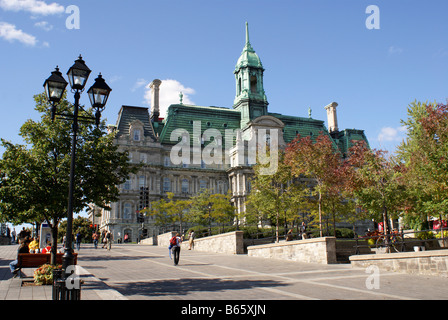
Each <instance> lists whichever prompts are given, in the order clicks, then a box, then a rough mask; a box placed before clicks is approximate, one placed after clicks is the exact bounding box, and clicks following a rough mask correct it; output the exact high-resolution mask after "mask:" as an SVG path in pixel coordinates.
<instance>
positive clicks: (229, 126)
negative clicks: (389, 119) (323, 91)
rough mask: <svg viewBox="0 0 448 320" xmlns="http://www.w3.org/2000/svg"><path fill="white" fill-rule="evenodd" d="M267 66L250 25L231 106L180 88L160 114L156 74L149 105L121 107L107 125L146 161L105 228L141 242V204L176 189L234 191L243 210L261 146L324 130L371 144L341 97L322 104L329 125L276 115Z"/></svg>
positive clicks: (178, 194)
mask: <svg viewBox="0 0 448 320" xmlns="http://www.w3.org/2000/svg"><path fill="white" fill-rule="evenodd" d="M264 71H265V69H264V67H263V65H262V63H261V60H260V58H259V57H258V55H257V54H256V53H255V50H254V49H253V47H252V46H251V44H250V42H249V32H248V26H247V24H246V43H245V45H244V48H243V51H242V53H241V55H240V57H239V58H238V60H237V63H236V66H235V69H234V70H233V73H234V76H235V91H236V94H235V99H234V104H233V106H231V107H230V108H226V107H216V106H208V107H207V106H196V105H187V104H184V103H183V102H182V93H180V101H179V103H178V104H172V105H170V106H169V108H168V111H167V114H166V116H165V118H163V119H161V118H160V115H159V91H160V90H163V83H162V82H161V81H160V80H158V79H155V80H153V81H152V82H151V84H150V89H151V109H150V110H148V108H144V107H135V106H126V105H123V106H122V107H121V109H120V111H119V113H118V119H117V122H116V125H111V126H109V130H110V131H115V132H116V140H115V142H116V144H117V145H118V146H119V150H120V151H125V150H126V151H128V152H129V161H130V162H131V163H142V164H143V165H142V167H141V169H140V170H139V172H138V173H137V174H134V175H131V176H130V177H129V178H128V180H127V181H126V182H125V183H124V184H123V185H121V186H120V197H119V200H118V201H117V202H115V203H112V204H111V205H110V206H111V210H110V211H104V210H103V211H101V212H97V215H98V216H101V217H100V218H96V219H100V221H98V222H99V224H100V226H101V228H102V229H108V230H110V231H111V232H112V233H113V235H114V239H115V240H117V239H119V238H123V237H124V235H125V234H126V233H127V234H128V235H129V238H130V239H131V240H132V241H135V240H136V239H137V237H139V236H140V233H141V231H142V223H138V222H137V215H138V213H137V212H138V210H140V209H142V206H146V205H147V204H148V203H149V202H151V201H156V200H159V199H161V198H162V197H164V196H166V193H167V192H172V193H174V195H175V199H187V198H190V197H191V196H193V195H195V194H197V193H198V192H199V191H200V190H201V189H209V190H211V192H212V193H227V192H228V190H229V189H230V191H231V194H232V202H233V205H234V207H235V210H236V211H237V212H238V213H240V212H244V211H245V204H244V203H245V200H246V196H247V195H248V192H249V190H250V182H249V177H250V176H251V175H252V173H253V171H252V168H251V165H253V164H254V161H255V154H256V152H257V151H262V150H263V148H260V146H261V145H264V146H265V145H266V144H268V145H270V146H271V148H275V147H278V148H280V149H281V148H284V147H286V145H287V144H288V143H289V142H291V141H292V140H294V138H296V136H297V135H300V136H301V137H304V136H318V135H319V134H320V133H323V134H325V135H328V136H329V137H330V138H331V139H332V141H333V142H334V144H335V145H336V146H337V147H338V148H339V150H340V151H341V153H342V154H343V155H344V154H346V153H347V151H348V149H349V148H350V147H351V146H352V144H353V141H357V140H364V141H366V142H367V138H366V136H365V134H364V131H363V130H357V129H342V130H341V129H340V128H339V127H338V122H337V112H336V107H337V106H338V104H337V103H335V102H332V103H330V104H328V105H327V106H322V107H324V108H325V109H326V111H327V123H328V127H326V126H325V124H324V121H323V120H316V119H313V118H312V117H311V110H308V115H309V116H308V117H299V116H295V115H282V114H279V113H275V109H274V110H271V109H272V108H268V99H267V96H266V92H265V88H264V85H263V73H264ZM229 72H230V70H229ZM229 94H231V93H229ZM260 142H263V143H260ZM271 160H272V161H273V159H271ZM142 191H144V199H143V200H142V199H141V193H142ZM98 213H100V214H98ZM143 229H144V233H145V234H146V236H152V235H154V234H158V232H159V230H158V228H157V227H156V226H155V225H154V220H153V219H152V218H151V217H145V219H144V223H143Z"/></svg>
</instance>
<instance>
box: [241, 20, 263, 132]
mask: <svg viewBox="0 0 448 320" xmlns="http://www.w3.org/2000/svg"><path fill="white" fill-rule="evenodd" d="M263 72H264V68H263V65H262V64H261V60H260V58H259V57H258V55H257V54H256V53H255V50H254V49H253V48H252V45H251V44H250V41H249V26H248V24H247V22H246V44H245V46H244V48H243V52H242V53H241V56H240V58H239V59H238V61H237V63H236V66H235V71H234V72H233V73H234V74H235V81H236V96H235V100H234V104H233V108H234V109H237V110H239V111H240V112H241V124H240V126H241V129H244V128H245V127H246V126H247V124H248V123H249V122H250V121H252V120H253V119H255V118H258V117H260V116H264V115H267V112H268V110H267V109H268V108H267V107H268V101H267V98H266V94H265V92H264V88H263Z"/></svg>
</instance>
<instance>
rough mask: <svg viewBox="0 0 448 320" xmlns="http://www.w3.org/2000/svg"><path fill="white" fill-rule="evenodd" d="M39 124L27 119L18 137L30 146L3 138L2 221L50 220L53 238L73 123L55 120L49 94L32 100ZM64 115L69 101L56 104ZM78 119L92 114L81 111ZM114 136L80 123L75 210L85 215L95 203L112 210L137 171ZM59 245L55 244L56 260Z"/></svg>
mask: <svg viewBox="0 0 448 320" xmlns="http://www.w3.org/2000/svg"><path fill="white" fill-rule="evenodd" d="M34 99H35V101H36V110H37V111H38V112H39V113H40V114H41V119H40V121H33V120H28V121H26V122H25V123H24V124H23V125H22V127H21V128H20V133H19V135H20V136H21V137H22V138H23V140H24V142H25V143H26V145H20V144H13V143H11V142H8V141H5V140H3V139H2V146H3V147H4V148H5V151H4V153H3V157H2V159H1V160H0V209H1V214H0V217H1V220H2V221H10V222H13V223H15V224H19V223H33V222H38V223H40V222H43V221H47V222H48V223H49V225H50V228H51V230H52V235H53V239H57V238H58V236H57V234H58V225H59V223H60V221H61V220H62V219H63V218H65V217H66V215H67V207H68V186H69V177H70V162H71V157H70V155H71V135H72V133H73V131H72V120H67V119H64V118H56V119H55V120H54V121H52V120H51V111H50V109H51V106H50V104H49V103H48V101H47V99H46V97H45V94H39V95H36V96H35V97H34ZM58 109H59V110H60V111H61V112H62V113H70V112H71V110H72V109H73V106H72V104H70V103H69V102H68V101H67V100H66V99H62V100H61V102H60V103H59V105H58ZM80 115H84V116H90V117H91V116H92V111H91V110H90V109H89V110H86V111H84V110H82V109H81V112H80ZM113 139H114V135H113V134H106V127H105V123H104V121H103V122H101V124H100V125H99V127H98V128H96V126H94V125H93V124H90V123H80V124H79V129H78V139H77V154H76V164H75V172H76V174H75V183H74V185H75V189H74V197H73V211H74V212H75V213H79V212H81V211H82V210H83V209H84V208H86V207H87V206H88V204H90V203H93V204H95V205H97V206H99V207H101V208H105V209H110V208H109V206H108V204H109V203H111V202H114V201H117V200H118V196H119V190H118V185H120V184H122V183H123V182H124V181H125V180H126V179H127V177H128V176H129V174H130V173H135V172H136V171H137V170H138V167H136V166H134V165H131V164H129V163H128V155H127V153H126V152H119V151H118V147H117V146H116V145H115V144H114V142H113ZM56 249H57V242H56V241H54V243H53V249H52V253H53V258H54V259H53V260H52V261H53V262H55V255H54V253H56Z"/></svg>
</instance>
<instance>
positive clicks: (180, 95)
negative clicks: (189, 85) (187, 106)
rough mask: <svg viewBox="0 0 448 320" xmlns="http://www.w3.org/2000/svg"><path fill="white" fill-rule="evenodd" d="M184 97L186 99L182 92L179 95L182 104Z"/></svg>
mask: <svg viewBox="0 0 448 320" xmlns="http://www.w3.org/2000/svg"><path fill="white" fill-rule="evenodd" d="M183 97H184V95H183V93H182V91H181V92H180V93H179V99H180V104H182V100H183Z"/></svg>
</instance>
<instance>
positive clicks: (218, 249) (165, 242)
mask: <svg viewBox="0 0 448 320" xmlns="http://www.w3.org/2000/svg"><path fill="white" fill-rule="evenodd" d="M174 235H176V232H167V233H164V234H161V235H159V236H157V245H159V246H162V247H168V246H169V242H170V239H171V238H172V237H173V236H174ZM151 242H152V241H151ZM142 243H143V242H142ZM148 244H151V243H148ZM188 247H189V244H188V240H185V241H184V242H183V243H182V249H188ZM194 250H197V251H204V252H215V253H225V254H243V253H244V243H243V231H233V232H228V233H222V234H218V235H216V236H211V237H204V238H198V239H195V240H194Z"/></svg>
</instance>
